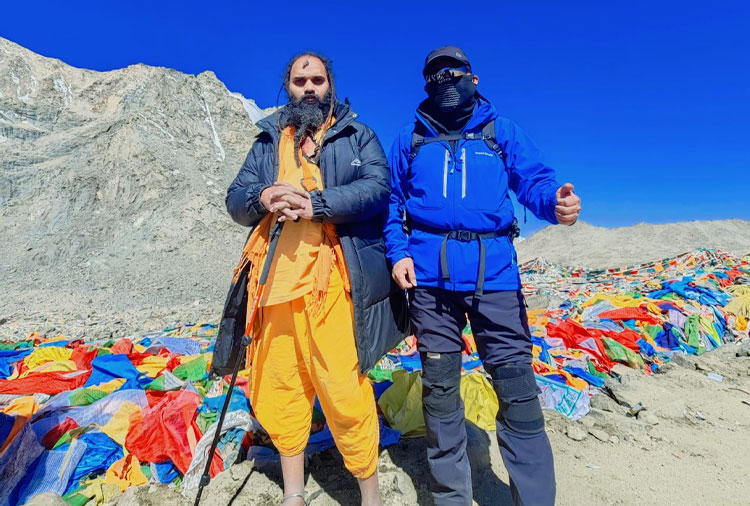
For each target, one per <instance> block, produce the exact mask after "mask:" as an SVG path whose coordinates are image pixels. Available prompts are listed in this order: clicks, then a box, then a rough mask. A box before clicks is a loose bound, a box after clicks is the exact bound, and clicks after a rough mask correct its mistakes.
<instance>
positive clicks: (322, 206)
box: [310, 190, 328, 223]
mask: <svg viewBox="0 0 750 506" xmlns="http://www.w3.org/2000/svg"><path fill="white" fill-rule="evenodd" d="M310 201H311V202H312V212H313V215H312V220H311V221H314V222H317V223H322V222H323V220H324V219H325V218H326V217H327V216H328V212H327V206H326V201H325V199H324V198H323V192H321V191H320V190H313V191H311V192H310Z"/></svg>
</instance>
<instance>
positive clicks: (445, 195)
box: [443, 150, 453, 199]
mask: <svg viewBox="0 0 750 506" xmlns="http://www.w3.org/2000/svg"><path fill="white" fill-rule="evenodd" d="M451 172H453V170H452V169H451ZM443 198H444V199H447V198H448V150H445V159H444V160H443Z"/></svg>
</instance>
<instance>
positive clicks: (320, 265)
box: [234, 127, 351, 315]
mask: <svg viewBox="0 0 750 506" xmlns="http://www.w3.org/2000/svg"><path fill="white" fill-rule="evenodd" d="M287 128H291V127H287ZM291 135H292V137H293V136H294V132H293V131H292V133H291ZM300 160H302V172H303V177H304V179H305V181H310V180H313V177H312V174H311V172H310V167H309V165H308V164H309V163H311V162H308V161H307V160H306V159H304V158H303V157H302V156H300ZM279 161H280V162H281V164H285V163H287V164H289V163H291V164H293V165H296V162H295V161H294V143H293V142H286V143H281V144H280V146H279ZM281 166H285V165H281ZM308 190H309V189H308ZM275 220H276V216H275V215H274V214H271V213H268V214H267V215H266V216H264V217H263V219H261V221H260V223H258V225H257V226H256V227H255V230H253V232H252V234H250V237H249V238H248V239H247V243H246V244H245V248H244V249H243V250H242V257H241V258H240V262H239V264H238V265H237V267H236V268H235V269H234V282H235V283H236V282H237V280H238V278H239V275H240V272H241V271H242V270H243V269H245V267H248V266H249V270H248V282H247V291H248V294H250V297H251V298H252V297H253V296H254V294H255V292H256V290H257V288H258V283H259V279H260V272H261V269H262V268H263V264H264V263H265V258H266V254H267V253H268V236H269V233H270V231H271V225H272V224H273V223H275ZM321 226H322V228H323V242H322V243H321V245H320V250H319V252H318V258H317V260H316V266H315V277H314V284H313V289H312V292H311V300H310V304H309V305H308V310H309V311H310V314H312V315H317V314H319V313H320V311H321V310H323V308H324V307H325V301H326V294H327V293H328V283H329V281H330V277H331V270H332V269H333V267H334V264H335V266H336V267H337V268H338V269H339V273H340V274H341V279H342V280H343V281H344V289H345V290H346V291H347V292H351V283H350V280H349V273H348V271H347V268H346V263H345V261H344V251H343V249H342V247H341V241H340V240H339V237H338V234H336V226H335V225H333V224H331V223H321ZM281 233H282V234H283V233H284V232H283V229H282V232H281Z"/></svg>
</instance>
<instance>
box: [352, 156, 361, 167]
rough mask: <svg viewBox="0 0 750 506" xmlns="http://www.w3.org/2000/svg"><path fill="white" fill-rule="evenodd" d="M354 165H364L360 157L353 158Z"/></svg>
mask: <svg viewBox="0 0 750 506" xmlns="http://www.w3.org/2000/svg"><path fill="white" fill-rule="evenodd" d="M352 165H353V166H354V167H359V166H360V165H362V162H361V161H360V159H359V158H355V159H354V160H352Z"/></svg>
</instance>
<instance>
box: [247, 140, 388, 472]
mask: <svg viewBox="0 0 750 506" xmlns="http://www.w3.org/2000/svg"><path fill="white" fill-rule="evenodd" d="M293 136H294V131H293V130H292V129H286V130H285V131H284V132H283V133H282V137H281V142H280V145H279V159H280V167H279V180H280V181H285V182H288V183H290V184H292V185H294V186H296V187H298V188H303V187H304V188H305V189H307V190H309V189H310V187H309V186H308V185H309V183H310V182H314V183H315V184H316V186H317V188H318V189H322V177H321V171H320V168H319V167H318V166H317V165H316V164H314V163H312V162H310V161H308V160H306V159H305V158H304V157H303V156H301V155H300V162H301V165H302V166H301V167H298V166H297V164H296V162H295V159H294V137H293ZM303 178H304V179H305V182H306V183H308V184H306V185H304V186H303V184H302V179H303ZM256 230H260V227H258V229H256ZM262 230H264V231H265V233H266V234H267V233H268V223H266V227H265V228H263V229H262ZM278 241H279V242H278V244H277V247H276V254H275V256H274V260H273V263H272V268H271V271H270V273H269V277H268V280H267V283H266V285H265V290H264V293H263V296H262V298H261V307H260V309H259V311H258V317H257V319H256V322H255V323H256V325H255V329H254V332H253V334H254V336H255V340H254V343H253V346H251V347H250V349H249V350H248V360H247V363H248V364H250V402H251V405H252V407H253V412H254V413H255V416H256V418H257V419H258V421H259V422H260V423H261V425H262V426H263V428H264V429H265V430H266V432H268V434H269V435H270V437H271V440H272V441H273V443H274V445H275V446H276V448H277V449H278V450H279V453H280V454H281V455H285V456H292V455H297V454H299V453H300V452H302V451H304V449H305V447H306V445H307V440H308V437H309V435H310V424H311V421H312V410H313V404H314V400H315V396H316V395H317V397H318V399H319V401H320V405H321V407H322V408H323V413H324V414H325V416H326V421H327V422H328V426H329V428H330V429H331V434H332V435H333V438H334V441H335V442H336V446H337V447H338V449H339V451H340V452H341V454H342V456H343V458H344V464H345V465H346V467H347V469H349V471H350V472H351V473H352V474H353V475H354V476H356V477H358V478H367V477H369V476H371V475H372V474H373V473H374V472H375V470H376V468H377V460H378V443H379V424H378V418H377V412H376V404H375V397H374V394H373V391H372V386H371V384H370V382H369V380H368V379H367V377H366V376H361V375H360V374H359V360H358V358H357V347H356V343H355V337H354V313H353V304H352V299H351V296H350V295H349V293H348V292H349V286H348V273H347V272H346V266H345V263H344V259H343V253H342V251H341V247H340V243H339V242H338V238H337V237H336V236H335V229H334V228H333V226H332V225H323V224H321V223H314V222H312V221H310V220H305V219H301V220H299V221H298V222H289V221H287V222H285V223H284V228H283V229H282V232H281V236H280V237H279V239H278ZM248 244H250V241H249V242H248ZM246 250H253V251H257V250H256V249H255V248H246ZM260 251H262V250H260ZM252 256H253V255H252V254H251V253H250V252H248V257H252ZM263 256H265V255H263ZM255 258H259V259H260V260H262V261H264V260H265V258H262V257H259V256H258V255H256V256H255ZM262 261H261V262H257V261H256V263H258V264H259V265H262ZM321 283H324V284H323V285H322V289H321V286H320V285H321ZM250 289H251V290H252V287H250ZM319 292H322V293H319ZM251 293H252V292H251ZM251 298H252V297H251Z"/></svg>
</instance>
